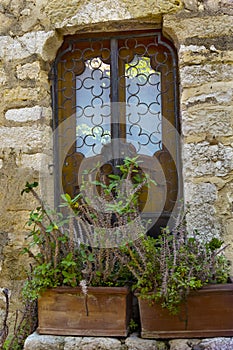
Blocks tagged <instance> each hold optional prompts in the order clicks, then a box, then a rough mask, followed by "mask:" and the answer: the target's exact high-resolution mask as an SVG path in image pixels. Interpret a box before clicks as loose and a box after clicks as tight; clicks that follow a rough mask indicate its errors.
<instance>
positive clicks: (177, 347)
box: [169, 339, 200, 350]
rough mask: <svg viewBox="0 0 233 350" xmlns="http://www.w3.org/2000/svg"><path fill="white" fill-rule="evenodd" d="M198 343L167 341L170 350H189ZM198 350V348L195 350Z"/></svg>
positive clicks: (176, 340)
mask: <svg viewBox="0 0 233 350" xmlns="http://www.w3.org/2000/svg"><path fill="white" fill-rule="evenodd" d="M199 342H200V340H198V339H173V340H170V341H169V345H170V348H169V349H170V350H191V349H193V350H194V349H195V345H197V344H198V343H199ZM196 349H197V350H198V348H196Z"/></svg>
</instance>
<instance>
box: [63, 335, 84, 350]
mask: <svg viewBox="0 0 233 350" xmlns="http://www.w3.org/2000/svg"><path fill="white" fill-rule="evenodd" d="M81 341H82V337H65V344H64V350H77V349H80V344H81Z"/></svg>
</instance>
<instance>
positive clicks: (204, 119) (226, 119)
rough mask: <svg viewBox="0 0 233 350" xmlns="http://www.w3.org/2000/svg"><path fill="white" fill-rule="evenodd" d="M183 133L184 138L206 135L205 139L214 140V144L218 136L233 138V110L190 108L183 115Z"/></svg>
mask: <svg viewBox="0 0 233 350" xmlns="http://www.w3.org/2000/svg"><path fill="white" fill-rule="evenodd" d="M182 132H183V135H184V136H189V135H197V136H200V135H201V134H204V137H206V138H208V137H209V138H210V140H211V138H212V142H214V140H213V138H215V137H216V136H220V137H221V136H224V137H226V136H232V135H233V124H232V108H231V107H225V108H224V107H222V108H221V109H220V108H219V107H213V105H209V106H206V107H205V108H201V107H200V106H198V108H197V107H196V106H193V107H190V108H188V110H187V111H184V112H183V113H182ZM216 142H217V141H216Z"/></svg>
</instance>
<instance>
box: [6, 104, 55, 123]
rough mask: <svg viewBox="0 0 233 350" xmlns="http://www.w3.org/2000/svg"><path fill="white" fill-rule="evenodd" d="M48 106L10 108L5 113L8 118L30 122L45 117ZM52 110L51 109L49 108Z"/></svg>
mask: <svg viewBox="0 0 233 350" xmlns="http://www.w3.org/2000/svg"><path fill="white" fill-rule="evenodd" d="M46 112H47V110H46V108H43V107H40V106H34V107H31V108H18V109H8V111H7V112H6V114H5V118H6V119H7V120H12V121H15V122H28V121H34V120H38V119H41V118H43V117H44V116H45V115H46V114H47V115H48V113H46ZM49 112H50V110H49Z"/></svg>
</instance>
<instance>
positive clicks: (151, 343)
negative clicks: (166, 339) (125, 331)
mask: <svg viewBox="0 0 233 350" xmlns="http://www.w3.org/2000/svg"><path fill="white" fill-rule="evenodd" d="M125 345H126V346H127V350H145V349H147V350H166V349H167V347H166V345H165V344H164V343H162V342H160V341H157V340H152V339H141V338H138V337H137V336H131V337H129V338H127V339H126V341H125Z"/></svg>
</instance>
